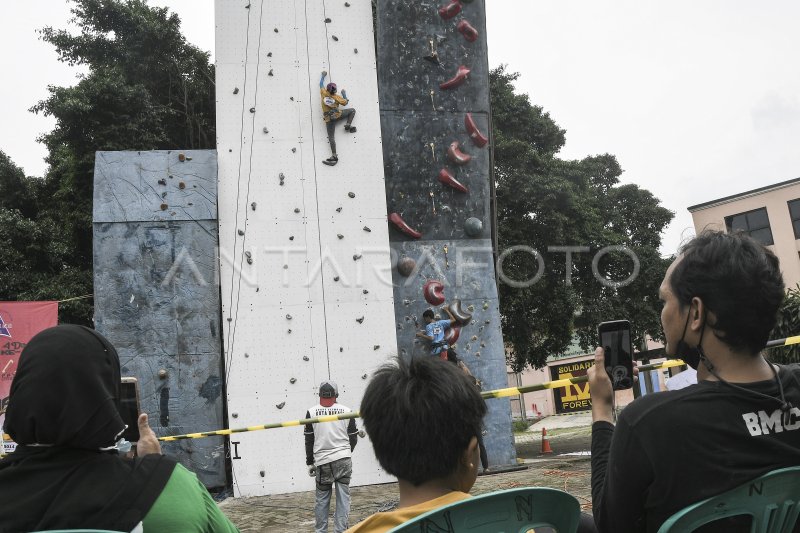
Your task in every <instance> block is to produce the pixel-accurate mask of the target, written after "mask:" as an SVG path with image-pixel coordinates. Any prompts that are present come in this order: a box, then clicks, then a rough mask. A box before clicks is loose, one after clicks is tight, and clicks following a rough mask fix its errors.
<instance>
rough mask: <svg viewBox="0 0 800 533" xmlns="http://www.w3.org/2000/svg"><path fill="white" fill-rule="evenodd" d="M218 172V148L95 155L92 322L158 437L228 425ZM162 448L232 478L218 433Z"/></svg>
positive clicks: (214, 481)
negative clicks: (115, 354)
mask: <svg viewBox="0 0 800 533" xmlns="http://www.w3.org/2000/svg"><path fill="white" fill-rule="evenodd" d="M216 180H217V158H216V152H215V151H213V150H203V151H186V152H176V151H173V152H169V151H155V152H98V153H97V155H96V159H95V184H94V214H93V220H94V295H95V297H94V302H95V325H96V327H97V329H98V331H100V332H101V333H103V334H104V335H106V336H107V337H108V338H109V339H110V340H111V342H112V343H113V344H114V346H115V347H116V348H117V350H118V351H119V355H120V362H121V364H122V375H123V376H134V377H136V378H138V380H139V386H140V394H141V403H142V410H143V411H145V412H147V413H148V414H149V415H150V425H151V426H152V427H153V429H154V430H155V432H156V434H157V435H159V436H166V435H177V434H182V433H189V432H198V431H210V430H213V429H219V428H222V427H224V419H223V416H222V410H223V400H224V396H223V394H222V392H223V381H224V378H223V376H222V373H221V370H222V364H221V343H220V324H219V309H220V301H219V283H218V279H217V264H218V260H217V257H216V250H217V222H216V213H217V204H216V195H217V193H216V190H217V188H216ZM163 448H164V450H165V452H166V453H168V454H170V455H171V456H174V457H176V458H177V459H178V460H179V461H180V462H181V463H183V464H184V465H185V466H186V467H187V468H189V469H190V470H192V471H193V472H195V473H196V474H197V475H198V477H199V478H200V480H201V481H202V482H203V483H204V484H205V485H206V486H208V487H220V486H224V485H226V484H227V481H226V475H225V453H224V441H223V438H222V437H211V438H206V439H190V440H182V441H177V442H171V443H164V444H163Z"/></svg>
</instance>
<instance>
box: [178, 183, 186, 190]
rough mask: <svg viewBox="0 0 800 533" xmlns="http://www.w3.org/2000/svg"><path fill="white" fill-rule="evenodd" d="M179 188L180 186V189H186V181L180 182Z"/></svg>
mask: <svg viewBox="0 0 800 533" xmlns="http://www.w3.org/2000/svg"><path fill="white" fill-rule="evenodd" d="M178 188H179V189H180V190H183V189H185V188H186V184H185V183H184V182H180V183H178Z"/></svg>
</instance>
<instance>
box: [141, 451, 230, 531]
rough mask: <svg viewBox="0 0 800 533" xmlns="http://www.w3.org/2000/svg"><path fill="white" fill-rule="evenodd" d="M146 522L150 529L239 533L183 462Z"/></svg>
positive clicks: (144, 526) (144, 522)
mask: <svg viewBox="0 0 800 533" xmlns="http://www.w3.org/2000/svg"><path fill="white" fill-rule="evenodd" d="M142 522H143V524H142V525H143V528H144V531H146V532H147V531H163V532H170V531H180V532H182V533H195V532H197V533H239V530H238V529H236V526H234V525H233V524H232V523H231V521H230V520H228V518H227V517H226V516H225V515H224V514H223V513H222V511H220V510H219V507H217V504H216V502H214V500H213V499H212V498H211V496H210V495H209V494H208V491H207V490H206V488H205V487H204V486H203V484H202V483H200V480H198V479H197V476H196V475H194V474H193V473H192V472H190V471H189V470H187V469H186V468H185V467H184V466H183V465H180V464H179V465H176V466H175V470H174V471H173V472H172V476H170V478H169V481H168V482H167V484H166V486H165V487H164V490H163V491H161V495H159V497H158V499H157V500H156V502H155V503H154V504H153V507H151V508H150V511H149V512H148V513H147V516H145V517H144V520H143V521H142Z"/></svg>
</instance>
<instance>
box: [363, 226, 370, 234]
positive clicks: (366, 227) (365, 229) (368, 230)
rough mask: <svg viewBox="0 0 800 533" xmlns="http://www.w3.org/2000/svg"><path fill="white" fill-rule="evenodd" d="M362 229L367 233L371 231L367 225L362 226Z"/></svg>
mask: <svg viewBox="0 0 800 533" xmlns="http://www.w3.org/2000/svg"><path fill="white" fill-rule="evenodd" d="M364 231H366V232H367V233H371V232H372V230H371V229H369V226H364Z"/></svg>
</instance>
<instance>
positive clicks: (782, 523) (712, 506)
mask: <svg viewBox="0 0 800 533" xmlns="http://www.w3.org/2000/svg"><path fill="white" fill-rule="evenodd" d="M739 515H750V516H751V517H752V523H751V527H750V533H790V532H791V531H792V529H793V528H794V526H795V524H796V523H797V517H798V515H800V466H793V467H790V468H781V469H780V470H773V471H772V472H769V473H767V474H764V475H763V476H761V477H758V478H756V479H754V480H752V481H748V482H747V483H745V484H744V485H741V486H739V487H737V488H735V489H732V490H729V491H728V492H725V493H723V494H720V495H719V496H714V497H712V498H708V499H707V500H703V501H702V502H699V503H695V504H693V505H690V506H688V507H686V508H685V509H683V510H681V511H678V512H677V513H675V514H674V515H672V516H671V517H669V519H668V520H667V521H666V522H664V523H663V524H662V526H661V527H660V528H659V530H658V533H675V532H678V531H680V532H689V531H694V530H695V529H697V528H698V527H700V526H702V525H703V524H708V523H709V522H713V521H715V520H719V519H721V518H728V517H730V516H739Z"/></svg>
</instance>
